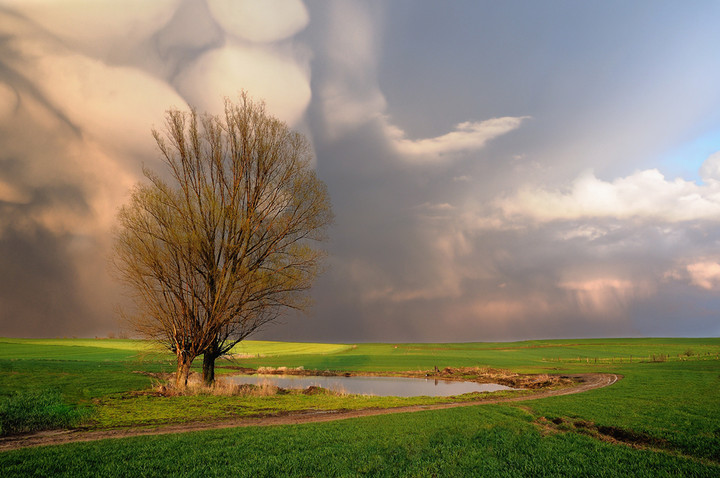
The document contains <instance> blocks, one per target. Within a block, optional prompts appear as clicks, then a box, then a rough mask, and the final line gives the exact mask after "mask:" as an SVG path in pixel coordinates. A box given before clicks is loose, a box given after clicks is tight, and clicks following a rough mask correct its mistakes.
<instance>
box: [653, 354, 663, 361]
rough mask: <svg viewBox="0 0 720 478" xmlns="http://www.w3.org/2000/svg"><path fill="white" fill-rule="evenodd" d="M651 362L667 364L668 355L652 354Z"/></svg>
mask: <svg viewBox="0 0 720 478" xmlns="http://www.w3.org/2000/svg"><path fill="white" fill-rule="evenodd" d="M650 361H651V362H667V355H666V354H658V355H655V354H652V355H651V356H650Z"/></svg>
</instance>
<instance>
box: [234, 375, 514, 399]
mask: <svg viewBox="0 0 720 478" xmlns="http://www.w3.org/2000/svg"><path fill="white" fill-rule="evenodd" d="M225 380H227V381H229V382H231V383H235V384H243V383H247V384H253V385H258V384H262V383H270V384H273V385H276V386H278V387H280V388H297V389H304V388H307V387H311V386H314V387H322V388H325V389H328V390H333V391H336V392H345V393H349V394H360V395H377V396H380V397H390V396H392V397H419V396H428V397H448V396H451V395H462V394H464V393H472V392H496V391H498V390H515V389H513V388H510V387H506V386H504V385H499V384H497V383H475V382H457V381H449V380H438V379H422V378H405V377H318V376H309V377H308V376H298V375H235V376H232V377H226V378H225Z"/></svg>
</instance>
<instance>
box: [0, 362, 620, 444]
mask: <svg viewBox="0 0 720 478" xmlns="http://www.w3.org/2000/svg"><path fill="white" fill-rule="evenodd" d="M569 377H571V378H573V379H574V380H577V381H580V383H578V384H577V385H575V386H573V387H568V388H563V389H560V390H541V391H538V392H537V393H533V394H530V395H524V396H521V397H505V398H497V399H490V400H483V401H481V402H478V401H474V402H455V403H438V404H433V405H411V406H407V407H395V408H367V409H362V410H318V411H311V412H299V413H290V414H283V415H274V416H268V417H259V418H236V419H233V420H223V421H217V420H213V421H202V422H190V423H179V424H170V425H161V426H159V427H155V428H123V429H116V430H91V431H88V430H51V431H45V432H38V433H32V434H26V435H17V436H9V437H3V438H0V451H7V450H16V449H19V448H26V447H34V446H44V445H60V444H64V443H75V442H86V441H95V440H104V439H108V438H128V437H135V436H143V435H165V434H169V433H184V432H193V431H202V430H216V429H220V428H236V427H253V426H259V427H263V426H273V425H297V424H301V423H318V422H329V421H335V420H345V419H348V418H358V417H369V416H375V415H388V414H391V413H411V412H420V411H426V410H442V409H447V408H457V407H469V406H479V405H489V404H494V403H511V402H524V401H527V400H536V399H539V398H547V397H556V396H560V395H571V394H574V393H581V392H586V391H588V390H593V389H596V388H602V387H607V386H610V385H612V384H614V383H615V382H617V381H618V380H620V379H621V378H622V377H621V376H620V375H617V374H608V373H587V374H575V375H569Z"/></svg>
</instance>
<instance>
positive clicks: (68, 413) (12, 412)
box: [0, 389, 85, 435]
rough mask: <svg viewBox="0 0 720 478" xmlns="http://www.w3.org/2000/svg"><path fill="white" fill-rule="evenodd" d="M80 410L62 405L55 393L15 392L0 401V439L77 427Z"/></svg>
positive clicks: (58, 394) (49, 391) (57, 393)
mask: <svg viewBox="0 0 720 478" xmlns="http://www.w3.org/2000/svg"><path fill="white" fill-rule="evenodd" d="M84 415H85V413H84V410H81V409H78V407H77V406H75V405H71V404H68V403H65V402H64V401H63V400H62V397H61V396H60V392H59V391H57V390H52V389H50V390H43V391H37V392H15V393H13V394H12V395H10V396H9V397H6V398H2V399H0V435H11V434H18V433H26V432H34V431H37V430H47V429H52V428H70V427H74V426H76V425H78V424H79V423H80V422H81V421H82V419H83V416H84Z"/></svg>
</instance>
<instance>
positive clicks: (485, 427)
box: [0, 338, 720, 476]
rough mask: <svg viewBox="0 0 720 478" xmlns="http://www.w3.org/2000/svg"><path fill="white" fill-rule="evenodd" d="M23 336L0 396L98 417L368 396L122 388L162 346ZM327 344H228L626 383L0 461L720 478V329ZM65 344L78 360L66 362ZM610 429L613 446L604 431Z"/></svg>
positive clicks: (94, 470)
mask: <svg viewBox="0 0 720 478" xmlns="http://www.w3.org/2000/svg"><path fill="white" fill-rule="evenodd" d="M21 342H22V341H20V342H14V341H12V340H6V339H0V396H2V395H6V396H7V395H8V394H11V393H12V392H14V391H16V390H28V389H33V387H36V388H37V387H39V388H47V387H55V388H58V389H60V390H61V391H62V392H63V396H64V397H65V398H66V399H67V398H69V399H71V400H76V401H80V402H83V403H91V402H90V401H89V400H90V399H95V402H97V403H99V405H96V407H97V409H96V413H95V415H94V417H95V418H94V420H95V421H96V423H97V424H99V425H103V426H120V425H124V424H127V423H130V422H132V421H134V420H135V418H132V417H133V415H134V416H137V415H138V411H142V412H144V413H145V415H146V418H147V420H146V423H147V424H152V423H159V422H163V421H183V420H192V419H194V418H197V417H215V418H218V417H227V416H233V415H234V416H242V415H247V414H256V413H258V412H259V413H262V412H272V411H277V410H302V409H313V408H314V409H325V408H334V407H336V406H341V407H343V408H354V407H362V406H374V404H373V403H372V400H373V399H370V398H367V397H366V400H367V401H366V402H365V403H363V402H362V399H360V398H358V397H352V398H344V397H335V396H330V395H314V396H304V395H297V394H296V395H276V396H270V397H255V398H248V397H213V396H197V397H173V398H171V399H164V398H159V397H137V398H126V397H128V394H127V393H125V392H127V391H128V390H137V389H142V388H146V387H147V386H148V385H149V384H150V382H151V381H150V379H149V378H147V377H146V376H143V375H140V374H137V373H133V371H138V370H150V371H161V370H165V371H171V370H172V360H171V359H172V357H169V356H167V355H166V356H163V355H162V354H156V355H154V356H152V355H151V354H148V353H145V354H144V355H142V353H143V351H144V349H143V347H144V346H143V343H142V342H140V343H132V342H130V341H128V342H123V341H118V344H117V347H108V346H105V345H106V344H111V341H107V342H105V341H101V342H103V346H97V345H96V344H94V343H93V341H92V340H89V341H87V342H85V343H78V342H71V341H68V342H65V343H56V342H54V341H47V342H46V343H33V344H28V343H21ZM59 342H62V341H59ZM321 345H322V344H309V345H307V346H303V345H302V344H295V345H292V344H288V345H283V344H278V343H268V344H264V343H249V344H248V348H246V349H245V350H246V351H244V352H243V351H240V352H237V353H242V354H245V356H246V357H248V358H244V359H241V360H237V361H235V362H233V363H234V364H236V365H243V366H260V365H264V366H293V367H295V366H303V367H305V368H307V369H320V370H325V369H330V370H358V371H362V370H375V371H382V370H385V371H402V370H427V369H431V368H432V367H434V366H438V367H440V368H443V367H445V366H454V367H457V366H478V365H480V366H492V367H497V368H510V369H513V370H518V371H528V372H556V373H573V372H593V371H598V372H614V373H619V374H622V375H623V376H624V378H623V380H621V381H620V382H618V383H616V384H615V385H613V386H611V387H608V388H605V389H600V390H593V391H590V392H586V393H583V394H577V395H569V396H561V397H552V398H546V399H541V400H533V401H526V402H518V403H516V404H509V405H485V406H480V407H468V408H462V409H452V410H442V411H432V412H420V413H415V414H401V415H397V416H382V417H371V418H364V419H357V420H347V421H341V422H336V423H325V424H312V425H303V426H293V427H270V428H258V429H254V428H250V429H236V430H217V431H212V432H202V433H189V434H180V435H172V436H158V437H142V438H134V439H125V440H107V441H101V442H97V443H86V444H72V445H65V446H56V447H46V448H37V449H27V450H18V451H14V452H6V453H1V454H0V467H2V469H3V471H4V472H5V474H7V476H26V475H27V476H33V475H36V476H38V475H55V474H58V475H66V476H71V475H72V476H78V475H96V474H101V475H110V476H112V475H125V476H127V475H137V474H140V475H148V476H159V475H165V474H168V473H173V474H181V475H183V474H189V475H208V476H213V475H239V476H249V475H252V476H276V475H297V476H325V475H338V476H357V475H363V474H367V475H372V476H397V475H413V476H433V475H437V476H480V475H486V476H618V475H621V476H720V394H718V393H717V390H718V389H720V360H717V358H716V357H717V354H718V353H720V339H714V338H713V339H611V340H562V341H529V342H517V343H477V344H357V345H355V346H353V345H346V346H337V347H336V348H333V347H334V346H327V347H322V346H321ZM28 346H32V347H36V348H39V349H36V350H34V351H32V350H30V349H28V348H23V347H28ZM11 347H15V348H11ZM74 347H75V348H74ZM263 347H267V349H265V351H263V350H264V349H263ZM62 349H65V350H67V351H72V353H73V355H72V356H73V357H74V359H73V360H62V358H63V357H66V358H67V357H68V355H65V356H63V350H62ZM98 349H101V350H104V351H101V350H98ZM250 350H252V351H251V352H250ZM23 351H24V352H23ZM138 353H140V355H138ZM13 354H15V355H13ZM43 354H45V356H46V357H48V358H45V359H43V358H42V356H43ZM652 355H658V356H659V355H663V356H667V361H665V362H652V361H649V360H648V359H649V358H650V357H651V356H652ZM631 356H632V363H630V360H631ZM578 358H579V359H580V360H578ZM596 358H597V359H598V361H597V363H596V360H595V359H596ZM620 359H622V363H620ZM413 400H416V399H411V400H408V401H407V402H408V403H410V402H412V401H413ZM380 402H382V403H385V402H383V401H382V400H380ZM400 402H402V401H400ZM400 402H398V403H400ZM123 407H125V408H123ZM123 410H124V411H123ZM553 420H554V421H555V422H557V424H554V423H553ZM609 437H614V439H615V442H614V443H610V442H608V441H603V440H602V439H603V438H604V439H606V440H607V439H609ZM630 445H632V446H635V447H640V446H641V447H646V448H650V449H649V450H644V449H636V448H633V447H631V446H630Z"/></svg>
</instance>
